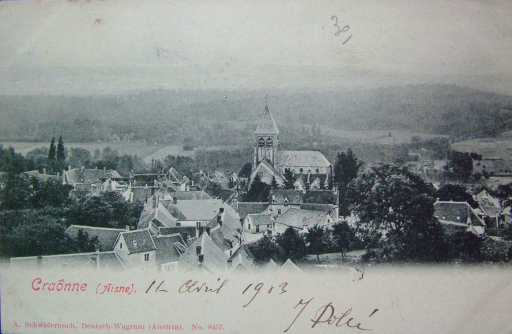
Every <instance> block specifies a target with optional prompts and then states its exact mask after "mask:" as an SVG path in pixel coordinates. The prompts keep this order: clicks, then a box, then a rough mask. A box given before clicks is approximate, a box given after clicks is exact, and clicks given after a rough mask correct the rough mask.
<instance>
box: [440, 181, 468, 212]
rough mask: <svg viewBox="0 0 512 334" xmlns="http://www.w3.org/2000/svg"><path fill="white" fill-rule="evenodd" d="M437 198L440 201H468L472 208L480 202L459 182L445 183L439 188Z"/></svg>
mask: <svg viewBox="0 0 512 334" xmlns="http://www.w3.org/2000/svg"><path fill="white" fill-rule="evenodd" d="M437 198H438V199H439V200H440V201H454V202H467V203H468V204H469V205H471V207H472V208H477V207H478V202H477V201H475V199H474V198H473V196H471V195H470V194H469V193H468V192H467V191H466V188H465V187H464V186H461V185H459V184H445V185H443V186H442V187H441V188H439V189H438V190H437Z"/></svg>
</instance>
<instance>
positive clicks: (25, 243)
mask: <svg viewBox="0 0 512 334" xmlns="http://www.w3.org/2000/svg"><path fill="white" fill-rule="evenodd" d="M65 231H66V227H65V226H64V225H63V224H61V223H60V222H58V221H56V220H55V219H53V218H51V217H45V216H38V215H32V216H28V217H26V220H24V221H23V223H20V224H18V225H17V226H15V227H14V228H13V229H11V230H10V231H9V232H8V233H7V234H6V236H5V238H4V242H2V253H3V254H4V255H6V256H37V255H53V254H63V253H67V252H68V251H69V250H70V249H72V241H71V239H70V238H69V237H68V236H67V234H66V233H65Z"/></svg>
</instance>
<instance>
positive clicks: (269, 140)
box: [267, 138, 272, 147]
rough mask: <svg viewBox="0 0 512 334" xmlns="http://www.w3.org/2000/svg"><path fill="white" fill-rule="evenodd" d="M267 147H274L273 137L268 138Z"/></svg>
mask: <svg viewBox="0 0 512 334" xmlns="http://www.w3.org/2000/svg"><path fill="white" fill-rule="evenodd" d="M267 147H272V138H268V139H267Z"/></svg>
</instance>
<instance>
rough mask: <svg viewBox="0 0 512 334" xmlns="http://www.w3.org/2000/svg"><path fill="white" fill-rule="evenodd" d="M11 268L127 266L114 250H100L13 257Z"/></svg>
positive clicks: (113, 268)
mask: <svg viewBox="0 0 512 334" xmlns="http://www.w3.org/2000/svg"><path fill="white" fill-rule="evenodd" d="M11 268H13V269H37V268H44V269H57V270H63V269H83V268H87V269H107V268H108V269H111V270H122V269H124V268H125V266H124V265H123V263H122V262H121V260H120V258H119V257H118V256H117V255H116V254H115V253H114V252H100V253H77V254H62V255H46V256H41V257H37V256H31V257H17V258H11Z"/></svg>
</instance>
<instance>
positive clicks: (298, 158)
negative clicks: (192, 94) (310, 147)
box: [239, 106, 332, 190]
mask: <svg viewBox="0 0 512 334" xmlns="http://www.w3.org/2000/svg"><path fill="white" fill-rule="evenodd" d="M254 139H255V146H254V152H253V161H252V165H251V168H250V171H251V172H250V174H249V173H248V172H249V166H248V165H249V164H247V165H246V166H244V168H242V170H241V171H240V175H239V176H240V177H245V178H246V181H247V184H248V185H250V183H251V182H252V180H254V177H255V176H256V174H259V176H260V178H261V180H262V181H263V182H265V183H267V184H270V183H271V182H272V177H275V179H276V181H277V183H278V184H279V186H284V184H285V177H284V173H285V170H286V169H289V170H290V171H291V172H292V173H293V179H294V183H293V186H294V188H295V189H298V190H306V189H311V190H315V189H328V188H329V187H330V182H331V175H332V165H331V163H330V162H329V160H327V158H326V157H325V156H324V155H323V154H322V153H321V152H319V151H289V150H280V149H279V130H278V128H277V126H276V122H275V121H274V118H273V117H272V114H271V113H270V110H269V109H268V106H265V109H264V110H263V115H262V116H261V119H260V121H259V123H258V126H257V127H256V130H255V131H254Z"/></svg>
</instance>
